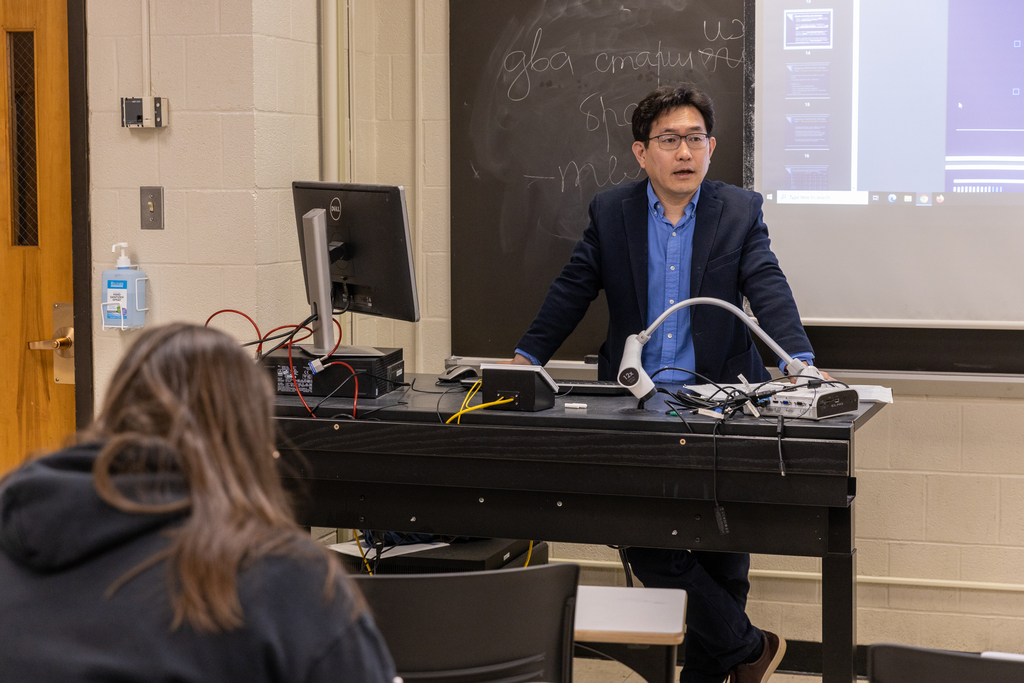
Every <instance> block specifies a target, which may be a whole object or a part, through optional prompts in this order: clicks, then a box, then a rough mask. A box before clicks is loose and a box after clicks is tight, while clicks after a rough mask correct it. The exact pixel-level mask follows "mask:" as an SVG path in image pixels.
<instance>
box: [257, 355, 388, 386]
mask: <svg viewBox="0 0 1024 683" xmlns="http://www.w3.org/2000/svg"><path fill="white" fill-rule="evenodd" d="M378 351H383V352H384V355H382V356H355V355H353V356H348V355H344V354H340V353H339V354H336V355H334V356H331V359H330V360H331V361H342V362H345V363H348V364H349V365H350V366H352V370H355V372H356V374H357V377H358V379H359V398H380V397H381V396H383V395H384V394H386V393H388V392H390V391H393V390H394V389H397V388H398V384H396V382H404V381H405V360H404V358H403V354H402V349H378ZM313 359H314V356H311V355H309V354H308V353H306V352H305V351H304V350H302V348H301V347H295V348H294V349H292V363H291V367H289V365H288V349H278V350H277V351H274V352H273V353H271V354H268V355H266V356H264V357H263V364H264V365H266V367H267V369H268V370H269V371H270V376H271V378H272V379H273V382H274V388H275V389H276V391H277V393H278V394H279V395H282V396H294V395H295V384H298V385H299V391H301V392H302V395H303V396H317V397H320V396H327V395H329V394H331V392H334V391H335V390H337V391H336V392H335V393H334V394H333V396H332V398H352V396H353V395H354V393H355V386H356V383H355V381H354V380H352V379H350V378H351V377H352V372H351V371H350V370H349V369H348V368H346V367H345V366H344V365H331V366H328V367H325V368H324V369H323V370H322V371H320V372H318V373H316V374H313V370H312V369H311V368H310V367H309V362H310V361H311V360H313ZM328 362H330V361H326V362H325V363H324V365H327V363H328ZM291 368H295V382H294V383H293V381H292V370H291ZM346 380H348V381H346ZM339 386H340V387H341V388H340V389H338V387H339Z"/></svg>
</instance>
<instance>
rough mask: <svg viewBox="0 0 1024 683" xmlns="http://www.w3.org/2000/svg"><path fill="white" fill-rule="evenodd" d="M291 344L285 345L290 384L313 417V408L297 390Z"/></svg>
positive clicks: (297, 381)
mask: <svg viewBox="0 0 1024 683" xmlns="http://www.w3.org/2000/svg"><path fill="white" fill-rule="evenodd" d="M290 327H296V325H290ZM292 344H294V342H288V344H287V346H288V369H289V370H291V371H292V386H293V387H295V393H296V394H298V395H299V400H300V401H302V405H304V406H306V410H308V411H309V415H310V417H313V418H315V417H316V413H314V412H313V409H312V408H310V407H309V404H308V403H306V399H304V398H303V397H302V392H301V391H299V380H298V378H296V377H295V366H294V365H292Z"/></svg>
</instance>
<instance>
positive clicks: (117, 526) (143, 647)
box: [0, 445, 394, 683]
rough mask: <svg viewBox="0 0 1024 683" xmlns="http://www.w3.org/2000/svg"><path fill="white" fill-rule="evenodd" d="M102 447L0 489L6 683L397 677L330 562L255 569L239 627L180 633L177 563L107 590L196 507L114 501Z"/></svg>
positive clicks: (0, 671)
mask: <svg viewBox="0 0 1024 683" xmlns="http://www.w3.org/2000/svg"><path fill="white" fill-rule="evenodd" d="M97 453H98V446H96V445H91V446H80V447H75V448H69V449H67V450H64V451H61V452H58V453H55V454H53V455H50V456H47V457H45V458H41V459H39V460H35V461H32V462H30V463H28V464H27V465H25V466H23V467H22V468H20V469H19V470H17V471H16V472H14V473H13V474H12V475H11V476H10V477H9V478H8V479H7V480H6V481H4V482H3V484H2V485H0V680H2V681H3V682H4V683H8V682H14V681H33V682H42V681H61V682H71V681H103V682H104V683H116V682H121V681H124V682H128V681H168V682H170V681H174V682H175V683H187V682H191V681H211V682H212V681H217V682H219V683H220V682H224V681H246V682H247V683H248V682H252V683H257V682H260V681H282V682H284V681H302V682H304V683H305V682H308V683H318V682H320V681H346V682H348V681H351V682H353V683H362V682H363V681H366V682H367V683H391V680H392V677H393V676H394V665H393V663H392V662H391V657H390V656H389V655H388V653H387V650H386V648H385V646H384V642H383V640H382V639H381V637H380V634H379V633H378V632H377V629H376V627H375V626H374V624H373V621H372V619H371V618H370V616H369V615H368V614H367V613H366V612H365V611H364V612H363V613H362V614H361V615H360V616H359V617H358V618H356V619H353V618H352V613H353V606H354V603H353V596H352V593H351V592H350V590H349V589H348V588H347V585H348V582H341V581H339V583H338V589H337V590H336V592H335V596H334V599H333V600H332V601H329V602H328V601H327V599H326V598H325V597H324V593H323V586H324V578H325V571H326V569H325V567H324V566H323V563H322V562H311V561H309V560H306V561H303V560H301V559H297V558H292V557H277V556H274V557H267V558H264V559H261V560H260V561H258V562H256V563H255V564H254V565H253V566H251V567H249V568H248V569H246V570H244V571H242V572H241V574H240V575H239V580H238V592H239V598H240V600H241V604H242V609H243V612H244V618H245V625H244V626H243V627H242V628H240V629H236V630H234V631H231V632H227V633H218V634H197V633H196V632H195V631H193V630H192V629H191V628H190V627H189V626H188V625H187V624H185V625H183V626H182V627H180V628H178V629H177V630H176V631H173V632H172V631H171V629H170V625H171V619H172V611H171V606H170V601H169V598H168V591H167V568H166V563H159V564H157V565H155V566H154V567H151V568H150V569H148V570H146V571H145V572H143V573H142V574H140V575H139V576H138V577H136V578H135V579H133V580H131V581H128V582H127V583H126V584H125V585H124V586H123V587H122V588H120V589H119V590H117V591H116V592H115V593H114V594H113V595H112V596H111V597H109V598H108V597H105V595H104V593H105V591H106V590H107V589H108V588H109V587H110V586H111V584H113V583H114V582H115V581H116V580H117V579H118V578H119V577H121V576H122V575H123V574H125V572H127V571H128V570H129V569H131V568H132V567H134V566H135V565H136V564H138V563H139V562H141V561H142V560H144V559H146V558H147V557H149V556H151V555H153V554H154V553H156V552H157V551H159V550H161V549H162V548H165V547H166V546H167V544H168V542H169V541H168V538H167V536H166V535H164V534H161V530H162V529H165V528H169V527H173V526H174V525H176V524H177V523H180V521H181V520H182V519H183V517H184V515H187V514H188V513H187V512H184V513H176V514H170V515H149V514H145V515H142V514H129V513H125V512H121V511H119V510H116V509H115V508H113V507H111V506H109V505H107V504H106V503H105V502H103V501H102V500H101V499H100V498H99V496H98V495H97V494H96V490H95V489H94V488H93V478H92V464H93V461H94V460H95V458H96V455H97ZM164 484H166V485H165V486H164V489H165V490H172V491H173V490H174V489H180V488H181V486H180V482H175V481H168V482H164ZM119 485H120V484H119Z"/></svg>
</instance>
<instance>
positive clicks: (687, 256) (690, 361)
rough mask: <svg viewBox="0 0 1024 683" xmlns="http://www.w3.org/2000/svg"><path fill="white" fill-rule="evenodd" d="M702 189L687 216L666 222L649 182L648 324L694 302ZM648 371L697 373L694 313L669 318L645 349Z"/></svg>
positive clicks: (677, 378)
mask: <svg viewBox="0 0 1024 683" xmlns="http://www.w3.org/2000/svg"><path fill="white" fill-rule="evenodd" d="M699 198H700V187H698V188H697V191H696V192H695V193H694V195H693V199H691V200H690V203H689V204H687V205H686V208H685V209H684V210H683V217H682V218H680V219H679V222H678V223H676V224H674V225H673V224H672V223H671V222H669V220H668V219H666V218H665V209H664V207H663V206H662V205H661V200H659V199H658V196H657V195H656V194H654V188H653V187H652V185H651V184H650V183H647V324H648V325H650V324H651V323H653V322H654V321H655V320H656V319H657V317H658V316H659V315H661V314H662V313H663V312H664V311H665V309H667V308H668V307H669V306H671V305H672V304H675V303H677V302H679V301H683V300H684V299H689V298H690V261H691V257H692V255H693V226H694V222H695V218H696V216H697V200H698V199H699ZM642 360H643V364H644V370H645V371H646V372H647V374H648V375H653V374H654V373H655V372H656V371H657V370H659V369H661V368H667V367H676V368H683V369H685V370H691V371H692V370H693V369H694V368H695V367H696V362H695V360H694V355H693V335H692V334H691V332H690V309H689V308H683V309H681V310H678V311H676V312H675V313H673V314H672V315H670V316H669V317H668V318H667V319H666V320H665V322H664V323H662V325H661V327H659V328H658V329H657V330H655V331H654V334H653V335H651V340H650V341H649V342H647V343H646V344H645V345H644V351H643V356H642ZM654 379H655V381H659V382H684V383H687V384H692V383H693V375H692V374H691V373H690V372H679V371H678V370H666V371H664V372H662V373H661V374H659V375H658V376H657V377H655V378H654Z"/></svg>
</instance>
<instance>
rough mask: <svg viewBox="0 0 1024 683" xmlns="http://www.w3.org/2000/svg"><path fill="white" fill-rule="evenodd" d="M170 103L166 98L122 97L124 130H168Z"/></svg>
mask: <svg viewBox="0 0 1024 683" xmlns="http://www.w3.org/2000/svg"><path fill="white" fill-rule="evenodd" d="M169 115H170V103H169V102H168V100H167V98H166V97H122V98H121V127H122V128H167V126H168V125H169V124H170V116H169Z"/></svg>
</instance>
